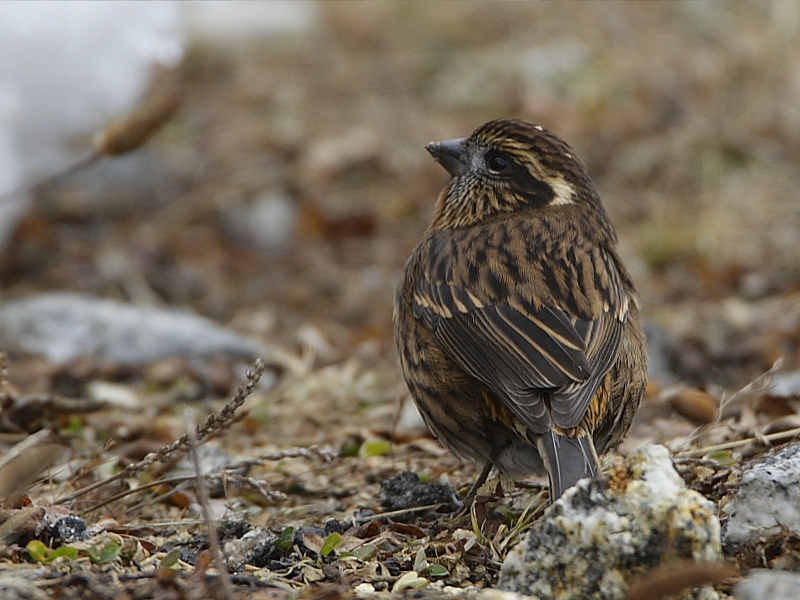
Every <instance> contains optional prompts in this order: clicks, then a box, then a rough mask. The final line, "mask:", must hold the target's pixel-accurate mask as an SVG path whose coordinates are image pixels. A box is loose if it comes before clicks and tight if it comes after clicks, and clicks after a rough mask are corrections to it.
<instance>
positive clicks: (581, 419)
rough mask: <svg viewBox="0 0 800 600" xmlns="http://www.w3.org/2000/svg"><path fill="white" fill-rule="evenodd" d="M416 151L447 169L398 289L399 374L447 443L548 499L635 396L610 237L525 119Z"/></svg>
mask: <svg viewBox="0 0 800 600" xmlns="http://www.w3.org/2000/svg"><path fill="white" fill-rule="evenodd" d="M428 150H429V152H430V153H431V154H432V155H433V156H434V158H435V159H436V160H437V161H439V163H441V165H442V166H443V167H444V168H445V169H446V170H447V171H448V172H449V173H450V174H451V175H452V176H453V178H452V179H451V181H450V182H449V184H448V185H447V186H446V187H445V188H444V190H442V192H441V193H440V194H439V198H438V200H437V203H436V210H435V213H434V216H433V220H432V222H431V224H430V226H429V227H428V229H427V231H426V232H425V234H424V236H423V239H422V241H421V242H420V244H419V245H418V246H417V247H416V249H415V250H414V252H413V253H412V255H411V257H410V258H409V260H408V263H407V264H406V267H405V271H404V273H403V277H402V279H401V281H400V283H399V285H398V289H397V295H396V297H395V310H394V327H395V339H396V342H397V347H398V350H399V352H400V360H401V364H402V368H403V374H404V376H405V379H406V382H407V383H408V387H409V390H410V391H411V395H412V396H413V397H414V400H415V401H416V403H417V406H418V407H419V410H420V412H421V414H422V416H423V418H424V419H425V422H426V423H427V425H428V427H429V428H430V429H431V431H433V433H434V434H435V435H436V436H437V437H438V438H439V440H440V441H441V442H442V443H443V444H444V445H445V446H446V447H447V448H448V449H449V450H450V451H452V452H453V453H454V454H456V455H457V456H460V457H464V458H472V459H475V460H477V461H479V462H481V463H483V464H485V465H486V466H487V467H489V466H490V465H494V466H496V467H498V468H499V469H500V470H501V471H502V472H503V473H504V474H506V475H508V476H510V477H514V478H519V477H522V476H525V475H530V474H541V473H544V472H545V471H546V472H547V473H548V475H549V478H550V494H551V498H553V499H555V498H557V497H558V496H560V495H561V493H562V492H563V491H564V490H565V489H566V488H568V487H570V486H572V485H574V484H575V483H576V482H577V481H578V479H580V478H582V477H591V476H594V475H596V474H597V452H600V453H602V452H605V451H607V450H609V449H613V448H615V447H616V446H617V445H618V444H619V442H620V441H621V439H622V437H623V435H624V434H625V433H626V432H627V430H628V428H629V427H630V424H631V421H632V419H633V416H634V414H635V412H636V410H637V409H638V407H639V403H640V401H641V398H642V394H643V393H644V387H645V383H646V362H647V358H646V347H645V339H644V334H643V333H642V329H641V325H640V321H639V312H638V304H637V298H636V292H635V291H634V287H633V283H632V281H631V278H630V275H629V274H628V272H627V270H626V269H625V267H624V266H623V264H622V262H621V261H620V258H619V256H618V255H617V251H616V246H617V237H616V233H615V231H614V228H613V226H612V225H611V222H610V221H609V219H608V216H607V214H606V212H605V209H604V208H603V206H602V204H601V202H600V198H599V197H598V195H597V193H596V192H595V190H594V187H593V185H592V182H591V180H590V179H589V176H588V174H587V173H586V169H585V167H584V166H583V163H581V161H580V160H579V159H578V158H577V157H576V156H575V154H574V152H573V151H572V149H571V148H570V147H569V146H568V145H567V144H566V143H565V142H563V141H562V140H561V139H559V138H558V137H556V136H555V135H554V134H552V133H551V132H549V131H547V130H546V129H544V128H542V127H540V126H538V125H533V124H531V123H527V122H525V121H519V120H496V121H490V122H488V123H486V124H484V125H482V126H481V127H479V128H478V129H477V130H475V132H474V133H473V134H472V135H471V136H470V137H469V138H465V139H457V140H449V141H445V142H437V143H432V144H430V145H428ZM488 472H489V469H488V468H485V469H484V473H483V474H482V477H485V476H486V475H488Z"/></svg>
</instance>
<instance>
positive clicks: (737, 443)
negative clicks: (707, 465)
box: [678, 427, 800, 458]
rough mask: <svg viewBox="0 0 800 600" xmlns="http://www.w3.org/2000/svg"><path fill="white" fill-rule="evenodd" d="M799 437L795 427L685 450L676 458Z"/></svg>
mask: <svg viewBox="0 0 800 600" xmlns="http://www.w3.org/2000/svg"><path fill="white" fill-rule="evenodd" d="M799 435H800V427H796V428H794V429H787V430H786V431H778V432H776V433H770V434H767V435H762V436H759V437H758V438H755V437H749V438H745V439H743V440H734V441H732V442H724V443H722V444H715V445H713V446H706V447H704V448H695V449H694V450H686V451H684V452H679V453H678V456H680V457H686V458H692V457H697V456H705V455H706V454H710V453H712V452H720V451H722V450H730V449H731V448H740V447H741V446H747V445H748V444H752V443H753V442H759V441H761V440H766V441H768V442H775V441H778V440H785V439H788V438H792V437H795V436H799Z"/></svg>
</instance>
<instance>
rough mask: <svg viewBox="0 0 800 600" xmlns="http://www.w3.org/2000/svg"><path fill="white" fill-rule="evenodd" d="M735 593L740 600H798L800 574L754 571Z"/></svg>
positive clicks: (738, 586) (764, 570) (763, 570)
mask: <svg viewBox="0 0 800 600" xmlns="http://www.w3.org/2000/svg"><path fill="white" fill-rule="evenodd" d="M733 591H734V594H735V596H736V598H738V600H766V599H768V600H797V598H800V573H792V572H789V571H771V570H769V569H753V570H752V571H750V573H749V574H748V575H747V579H745V580H744V581H740V582H739V583H738V584H736V587H735V588H734V590H733Z"/></svg>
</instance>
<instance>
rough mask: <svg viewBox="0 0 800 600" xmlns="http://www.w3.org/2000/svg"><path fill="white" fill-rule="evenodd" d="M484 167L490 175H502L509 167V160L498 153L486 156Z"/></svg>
mask: <svg viewBox="0 0 800 600" xmlns="http://www.w3.org/2000/svg"><path fill="white" fill-rule="evenodd" d="M486 166H487V167H488V168H489V170H490V171H491V172H492V173H504V172H506V171H508V169H509V168H510V167H511V160H509V158H508V157H506V156H505V155H503V154H501V153H500V152H490V153H489V154H487V155H486Z"/></svg>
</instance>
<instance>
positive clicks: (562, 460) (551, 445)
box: [538, 430, 599, 502]
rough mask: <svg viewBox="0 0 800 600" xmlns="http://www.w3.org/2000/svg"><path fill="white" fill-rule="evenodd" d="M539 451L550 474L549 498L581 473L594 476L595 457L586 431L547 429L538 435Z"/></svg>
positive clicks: (582, 476)
mask: <svg viewBox="0 0 800 600" xmlns="http://www.w3.org/2000/svg"><path fill="white" fill-rule="evenodd" d="M538 446H539V454H540V455H541V456H542V458H543V459H544V464H545V466H546V467H547V474H548V476H549V477H550V502H555V501H556V500H558V498H560V497H561V494H562V493H564V490H566V489H567V488H570V487H572V486H573V485H575V484H576V483H578V480H579V479H583V478H584V477H595V476H596V475H597V472H598V467H599V461H598V459H597V452H595V449H594V443H592V438H591V436H589V435H584V436H582V437H567V436H565V435H561V434H559V433H556V432H555V431H552V430H551V431H548V432H547V433H545V434H544V435H543V436H542V437H541V438H539V444H538Z"/></svg>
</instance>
